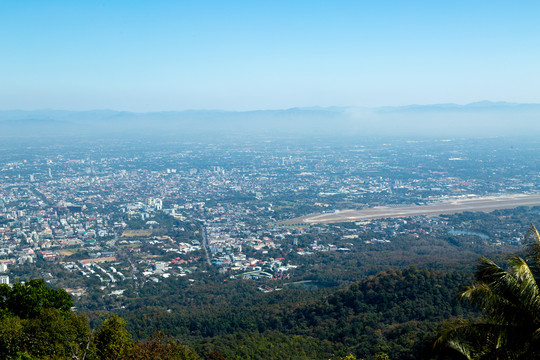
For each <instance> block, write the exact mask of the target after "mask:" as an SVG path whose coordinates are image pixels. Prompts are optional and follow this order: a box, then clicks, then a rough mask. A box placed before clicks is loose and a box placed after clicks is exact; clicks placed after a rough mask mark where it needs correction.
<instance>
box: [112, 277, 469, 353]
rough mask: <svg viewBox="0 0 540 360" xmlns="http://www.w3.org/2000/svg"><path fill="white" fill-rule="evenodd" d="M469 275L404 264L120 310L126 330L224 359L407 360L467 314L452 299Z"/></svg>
mask: <svg viewBox="0 0 540 360" xmlns="http://www.w3.org/2000/svg"><path fill="white" fill-rule="evenodd" d="M471 279H472V274H468V273H461V272H442V271H435V270H419V269H417V268H415V267H410V268H408V269H404V270H398V271H387V272H382V273H379V274H378V275H376V276H372V277H369V278H366V279H364V280H361V281H359V282H356V283H354V284H352V285H350V286H348V287H346V288H343V289H341V290H337V291H333V292H330V293H329V291H328V290H326V291H312V292H309V291H305V290H301V289H283V290H282V291H276V292H273V293H270V294H263V293H259V292H255V293H253V287H254V284H249V283H244V284H242V285H239V283H235V284H234V285H232V284H231V285H230V286H224V287H223V288H220V290H217V289H213V288H211V287H209V288H208V289H207V292H206V294H198V295H199V296H198V297H195V296H196V294H194V293H192V292H191V290H190V289H189V286H188V285H186V288H185V289H183V290H179V292H183V295H179V297H180V299H185V297H186V296H187V297H188V299H190V300H189V301H188V300H186V299H185V300H184V305H173V304H172V303H169V307H166V306H165V307H164V306H163V305H164V303H166V302H167V301H171V302H172V301H173V299H172V298H168V297H164V298H163V297H162V298H159V297H156V298H155V306H153V307H149V306H147V307H144V306H141V304H140V303H139V305H134V306H133V307H132V308H131V309H129V310H128V311H124V312H121V314H122V316H123V317H125V319H126V320H127V321H128V324H129V329H130V330H131V332H132V333H134V334H137V333H138V334H143V335H146V334H150V333H152V332H153V331H155V330H161V331H164V332H166V333H167V334H170V335H172V336H174V337H176V338H179V339H180V340H181V342H184V343H190V344H193V346H194V347H195V348H196V349H197V350H198V351H199V352H200V353H201V354H207V353H209V352H210V351H212V350H218V351H219V352H221V353H223V354H224V355H226V356H227V357H228V358H229V357H230V358H243V359H244V358H252V359H256V358H260V351H261V349H272V351H271V352H269V353H268V354H267V355H266V356H267V358H275V359H286V358H294V357H293V356H292V354H295V356H296V357H297V358H302V357H304V358H319V359H327V358H329V357H330V356H331V355H332V354H348V353H353V354H355V355H356V356H357V357H360V358H361V357H365V358H367V359H369V358H371V357H372V356H373V355H374V354H376V353H379V352H385V353H388V354H389V355H390V357H391V358H395V359H413V358H418V357H420V356H421V355H422V352H423V350H424V347H425V345H426V344H427V343H429V342H430V341H431V339H433V338H434V336H435V331H436V329H437V327H438V326H439V324H440V322H442V321H444V320H446V319H449V318H452V317H457V316H463V315H465V316H468V315H470V314H471V313H470V310H469V309H468V308H466V309H464V308H463V307H462V305H461V304H460V303H459V302H458V301H457V300H456V296H457V294H458V293H459V291H460V290H461V289H462V287H463V285H465V284H468V283H470V281H471ZM190 295H191V296H194V297H193V298H189V296H190ZM177 301H178V300H177ZM141 302H142V300H141ZM181 302H182V300H179V301H178V302H177V303H181ZM188 304H189V305H188ZM309 349H311V350H309ZM315 349H316V350H315Z"/></svg>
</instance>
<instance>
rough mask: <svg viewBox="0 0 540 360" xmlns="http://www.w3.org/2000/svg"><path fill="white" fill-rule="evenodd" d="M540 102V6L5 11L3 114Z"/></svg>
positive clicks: (191, 5)
mask: <svg viewBox="0 0 540 360" xmlns="http://www.w3.org/2000/svg"><path fill="white" fill-rule="evenodd" d="M479 100H493V101H511V102H536V103H540V1H537V0H536V1H517V0H516V1H494V0H491V1H475V0H466V1H459V0H453V1H433V0H430V1H391V0H385V1H380V0H372V1H361V0H354V1H339V0H332V1H330V0H328V1H317V0H309V1H307V0H306V1H302V0H286V1H279V0H271V1H267V0H251V1H232V0H219V1H204V0H195V1H182V0H175V1H159V0H153V1H137V0H130V1H114V0H110V1H90V0H70V1H53V0H47V1H43V0H36V1H30V0H22V1H17V0H5V1H0V109H43V108H56V109H73V110H83V109H105V108H107V109H116V110H131V111H154V110H183V109H226V110H249V109H276V108H288V107H295V106H313V105H319V106H331V105H338V106H342V105H353V106H380V105H405V104H412V103H417V104H430V103H446V102H455V103H469V102H474V101H479Z"/></svg>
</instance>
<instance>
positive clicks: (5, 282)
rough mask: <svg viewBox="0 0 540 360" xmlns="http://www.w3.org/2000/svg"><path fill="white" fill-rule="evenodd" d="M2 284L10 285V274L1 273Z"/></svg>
mask: <svg viewBox="0 0 540 360" xmlns="http://www.w3.org/2000/svg"><path fill="white" fill-rule="evenodd" d="M0 284H6V285H9V276H7V275H0Z"/></svg>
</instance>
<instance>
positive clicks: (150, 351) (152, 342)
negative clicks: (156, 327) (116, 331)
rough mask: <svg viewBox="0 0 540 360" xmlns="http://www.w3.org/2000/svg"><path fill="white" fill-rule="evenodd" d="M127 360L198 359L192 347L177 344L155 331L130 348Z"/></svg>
mask: <svg viewBox="0 0 540 360" xmlns="http://www.w3.org/2000/svg"><path fill="white" fill-rule="evenodd" d="M128 359H129V360H198V359H199V357H198V355H197V353H195V351H193V349H191V348H190V347H188V346H185V345H181V344H178V343H177V342H175V341H173V339H172V338H171V337H168V336H166V335H165V334H163V333H162V332H157V333H156V334H154V335H153V336H151V337H150V338H149V339H148V340H146V341H138V342H137V343H135V345H134V346H133V348H132V349H131V352H130V356H129V357H128Z"/></svg>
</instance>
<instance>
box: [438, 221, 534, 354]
mask: <svg viewBox="0 0 540 360" xmlns="http://www.w3.org/2000/svg"><path fill="white" fill-rule="evenodd" d="M525 240H526V242H528V248H527V252H526V255H525V256H524V257H523V258H522V257H520V256H517V255H513V256H511V257H509V259H508V269H507V270H505V269H503V268H501V267H499V266H498V265H496V264H495V263H494V262H492V261H490V260H488V259H485V258H482V259H480V264H479V266H478V269H477V271H476V282H475V284H473V285H472V286H470V287H468V288H467V289H466V290H465V291H463V292H462V293H461V294H460V298H461V299H463V300H464V301H466V302H469V303H470V304H472V305H473V306H476V307H477V308H478V309H479V310H481V311H482V313H483V316H482V318H481V319H480V320H478V321H474V322H463V321H462V322H457V323H454V324H453V325H451V326H450V327H449V328H448V329H446V330H444V331H443V333H442V335H441V336H440V337H439V338H438V339H437V341H436V343H435V347H436V349H437V350H438V351H439V352H440V353H441V354H443V357H444V355H446V356H451V357H452V358H456V357H457V356H459V357H460V358H464V359H537V358H540V287H539V284H540V234H539V233H538V230H537V229H536V228H535V227H534V225H531V226H530V228H529V231H528V233H527V235H526V236H525Z"/></svg>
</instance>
